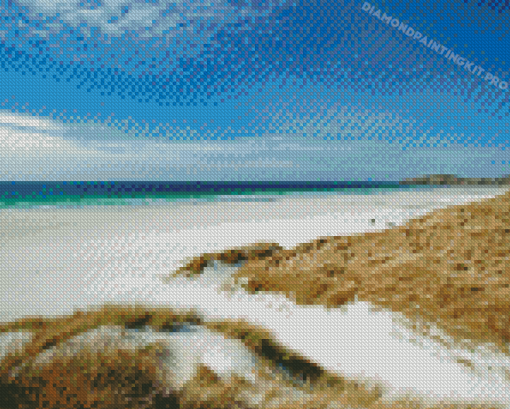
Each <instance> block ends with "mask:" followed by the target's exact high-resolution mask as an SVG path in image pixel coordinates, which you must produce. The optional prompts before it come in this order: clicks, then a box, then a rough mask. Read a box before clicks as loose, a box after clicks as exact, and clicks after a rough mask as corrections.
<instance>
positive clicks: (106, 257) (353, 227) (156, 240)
mask: <svg viewBox="0 0 510 409" xmlns="http://www.w3.org/2000/svg"><path fill="white" fill-rule="evenodd" d="M508 190H509V189H508V188H481V187H480V188H467V189H466V188H449V189H443V188H441V189H434V190H432V191H428V192H413V191H409V192H398V193H392V194H384V195H363V196H361V195H359V196H354V195H349V196H335V197H333V196H329V197H323V198H317V197H313V198H302V197H300V198H297V197H283V198H282V199H278V200H277V201H275V202H269V203H207V204H198V205H192V204H178V205H168V206H166V205H165V206H153V207H152V206H146V207H142V208H134V209H133V208H97V209H93V208H88V209H54V210H51V209H39V210H35V209H34V210H30V211H26V210H9V211H2V212H0V226H1V229H0V231H1V234H0V237H2V239H1V240H2V241H1V247H0V265H1V268H0V280H1V281H0V322H4V323H5V322H9V321H14V320H17V319H20V318H23V317H27V316H37V315H43V316H46V317H58V316H59V315H69V314H72V313H73V312H74V311H76V309H87V308H92V307H93V306H98V307H99V306H101V305H103V304H105V303H114V304H119V303H122V304H131V305H134V304H143V305H150V306H167V307H172V308H182V309H184V310H186V309H190V308H194V309H196V310H197V311H198V313H199V314H200V315H201V316H203V317H204V319H205V321H215V320H220V319H229V318H231V319H244V320H247V321H248V322H250V323H253V324H257V325H260V326H262V327H264V328H266V329H268V330H269V331H271V332H272V334H273V335H274V336H275V337H276V339H277V340H278V342H280V343H281V344H283V345H285V346H286V347H288V348H289V349H291V350H293V351H296V352H298V353H299V354H301V355H302V356H304V357H306V358H307V359H309V360H310V361H312V362H314V363H316V364H318V365H320V366H321V367H322V368H324V369H325V370H327V371H330V372H331V373H335V374H339V375H342V376H346V377H349V378H350V379H360V380H363V381H365V382H367V383H368V384H373V385H381V386H383V387H384V399H387V400H388V401H391V400H392V399H397V398H399V397H402V396H403V395H405V394H411V395H413V396H414V397H418V398H419V399H421V400H423V402H425V403H429V404H437V403H440V402H441V401H442V400H445V401H447V402H464V403H466V402H468V403H472V404H476V403H486V404H487V403H490V404H493V405H500V406H501V407H505V408H510V357H508V356H506V355H504V354H502V353H500V352H497V351H491V350H490V349H487V348H486V349H483V348H481V349H480V348H479V349H472V348H468V347H465V346H464V347H462V346H460V345H458V344H456V343H455V342H453V341H452V340H449V339H448V337H447V336H446V335H444V334H441V333H440V331H439V330H438V331H436V332H437V334H439V339H441V341H438V340H434V339H432V338H431V337H425V336H420V335H419V333H418V332H417V331H413V330H412V329H410V327H409V325H407V324H406V320H405V319H404V318H403V316H402V315H401V314H398V313H394V312H392V311H390V310H383V309H380V308H379V309H376V308H374V307H373V306H371V305H370V304H369V303H366V302H354V303H349V304H346V305H345V306H343V307H341V308H336V309H333V310H326V309H325V308H324V307H322V306H298V305H296V304H295V303H293V302H292V301H291V300H289V299H287V298H285V297H284V296H283V295H276V294H269V293H261V294H249V293H248V292H246V291H245V290H243V289H241V288H240V287H239V286H236V285H233V282H232V280H231V277H232V274H233V272H234V271H235V270H236V269H237V267H236V266H226V265H224V264H223V263H219V262H215V263H214V265H212V266H210V267H208V268H206V270H205V271H204V273H203V274H202V275H200V277H199V278H195V279H188V278H185V277H178V278H174V279H172V280H170V282H169V283H168V284H164V283H163V281H162V276H167V275H168V274H169V273H171V272H172V271H175V270H176V269H177V268H178V267H180V266H182V265H183V264H184V262H185V260H186V259H188V258H190V257H193V256H197V255H200V254H203V253H206V252H214V251H220V250H223V249H227V248H233V247H239V246H241V245H246V244H250V243H255V242H275V243H280V244H281V245H282V246H284V247H287V248H290V247H292V246H295V245H296V244H298V243H303V242H307V241H311V240H314V239H316V238H317V237H321V236H333V235H335V236H339V235H352V234H356V233H364V232H371V231H378V230H382V229H386V228H388V227H389V226H390V225H389V223H391V224H392V225H400V224H403V223H404V222H406V221H407V220H409V219H410V218H415V217H418V216H420V215H423V214H426V213H428V212H430V211H432V210H433V209H438V208H446V207H448V206H450V205H457V204H464V203H469V202H473V201H480V200H483V199H485V198H490V197H494V196H496V195H499V194H504V193H506V192H507V191H508ZM373 219H375V223H374V222H373ZM200 334H202V335H203V336H204V337H210V335H208V334H206V333H202V332H200ZM149 335H150V334H149ZM149 335H147V336H148V338H150V336H149ZM170 336H172V335H170ZM173 336H174V337H175V335H173ZM3 337H4V343H6V342H7V340H11V341H12V335H3ZM167 337H168V336H167ZM180 337H181V338H182V337H184V338H183V339H185V338H186V337H189V335H180ZM211 339H212V338H211ZM151 342H152V341H151ZM197 342H198V341H197ZM188 344H189V345H190V347H193V345H195V344H194V343H193V342H191V343H189V342H188ZM220 344H221V342H220ZM11 345H12V344H11ZM183 345H184V344H183ZM183 345H181V347H180V348H181V350H182V348H185V347H184V346H183ZM3 348H4V350H5V345H4V347H3ZM194 348H195V349H196V348H197V347H196V345H195V347H194ZM227 348H233V347H232V346H229V347H227ZM198 349H199V348H198ZM241 349H242V348H241ZM0 352H2V349H0ZM204 354H205V355H204ZM204 354H198V355H195V358H194V359H189V360H188V361H186V362H184V361H182V360H181V361H180V362H181V370H180V373H182V374H183V375H182V376H183V377H184V378H186V377H187V378H190V377H192V375H193V374H194V370H196V368H197V365H198V363H199V362H201V363H204V362H206V361H207V360H209V361H207V362H209V363H210V361H211V359H212V358H211V356H210V354H209V355H207V354H206V353H205V352H204ZM239 354H240V355H239V356H243V358H242V359H240V360H239V361H235V362H233V361H230V364H225V360H227V356H228V353H223V355H222V354H221V353H220V354H219V355H216V358H215V359H219V361H218V360H216V361H215V362H216V363H215V364H214V365H212V364H211V363H210V365H212V366H214V367H215V368H217V370H218V371H219V372H221V370H220V369H218V368H220V367H221V365H222V363H221V362H223V367H224V368H226V369H225V371H226V372H229V371H237V372H239V371H241V372H243V371H244V372H245V373H244V376H245V377H246V378H249V377H250V376H251V375H250V374H249V373H247V372H249V371H250V370H251V365H250V364H249V361H250V358H249V354H248V352H242V351H241V352H239ZM207 356H209V358H207ZM218 357H219V358H218ZM221 357H223V358H221ZM466 362H468V363H469V364H466ZM237 363H239V365H241V367H239V366H238V365H237ZM186 365H188V366H189V367H186ZM225 365H226V366H225ZM193 368H194V369H193ZM225 371H224V372H225ZM181 383H182V381H181Z"/></svg>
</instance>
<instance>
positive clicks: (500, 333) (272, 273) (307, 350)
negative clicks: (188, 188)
mask: <svg viewBox="0 0 510 409" xmlns="http://www.w3.org/2000/svg"><path fill="white" fill-rule="evenodd" d="M509 236H510V193H506V194H504V195H501V196H497V197H496V198H494V199H488V200H484V201H483V202H480V203H476V202H475V203H470V204H464V205H458V206H451V207H447V208H444V209H440V210H436V211H434V212H431V213H429V214H426V215H424V216H421V217H419V218H417V219H414V220H410V221H409V222H407V223H406V224H404V225H402V226H397V227H395V228H391V229H387V230H384V231H379V232H371V233H364V234H357V235H351V236H341V237H340V236H336V237H323V238H319V239H317V240H314V241H313V242H310V243H303V244H301V245H298V246H296V247H295V248H292V249H284V248H282V247H278V246H277V245H276V244H272V245H268V247H267V248H265V249H262V250H263V251H262V250H260V247H258V248H257V247H256V248H257V249H258V250H257V251H255V252H253V251H252V252H250V251H248V250H247V249H246V248H239V249H230V250H227V251H225V252H216V253H212V254H209V255H203V256H202V257H199V258H195V259H193V260H191V261H190V263H189V266H188V267H189V269H188V268H186V267H185V268H183V269H181V270H179V272H178V273H177V277H174V278H169V279H168V280H167V283H166V284H162V283H161V281H160V282H159V284H157V283H155V281H154V280H153V279H148V278H144V279H142V278H140V279H139V280H138V281H136V280H133V281H132V282H131V281H130V282H129V283H125V284H126V287H125V289H124V290H123V291H124V293H123V294H121V295H119V297H118V300H122V301H126V302H127V301H129V302H127V304H123V305H114V304H112V305H105V306H104V307H101V308H99V309H97V310H92V309H89V310H87V311H81V312H76V313H75V314H74V315H72V316H64V317H60V318H52V319H50V318H44V317H32V318H28V317H26V318H23V319H19V320H17V321H15V322H11V323H7V324H3V325H0V332H1V333H2V334H3V335H2V336H1V338H0V340H1V342H0V353H1V354H2V355H1V356H3V360H2V361H1V362H0V381H1V384H0V408H6V409H7V408H9V409H10V408H13V407H16V405H17V404H19V406H18V407H21V408H27V409H28V408H43V407H49V408H75V407H83V408H177V407H183V408H184V407H189V408H199V407H204V408H205V407H211V408H231V407H238V408H265V407H267V408H273V407H274V408H355V407H356V408H367V409H368V408H370V409H372V408H373V409H375V408H376V407H377V408H380V407H387V408H390V407H391V408H422V407H433V408H439V407H441V408H446V407H451V408H454V407H458V408H467V407H471V408H474V407H484V408H509V407H510V395H509V394H510V354H509V351H508V343H509V338H510V315H509V314H510V313H509V311H510V310H509V308H508V307H509V305H508V304H509V303H510V274H509V271H510V270H509V267H510V263H509V259H508V257H510V251H509V248H510V247H509V245H508V244H507V243H508V238H509ZM259 246H260V243H259ZM252 249H253V248H252ZM268 249H270V251H267V250H268ZM225 263H230V267H228V268H224V266H226V265H225ZM190 270H192V271H190ZM189 272H192V273H193V274H188V273H189ZM212 287H214V288H212ZM141 288H143V290H144V291H145V292H146V293H148V294H150V296H148V295H147V294H145V295H144V297H143V298H142V297H141V296H138V295H137V293H136V291H137V290H139V289H141ZM186 289H188V290H193V292H190V293H188V292H186V291H187V290H186ZM185 290H186V291H185ZM191 294H194V297H195V298H190V297H192V296H191ZM207 297H210V299H211V300H212V301H211V302H210V303H209V304H207V302H206V299H207ZM114 301H115V300H113V302H114ZM134 303H137V304H139V305H137V306H134V305H133V304H134ZM166 303H168V304H172V305H173V306H172V307H163V305H165V304H166ZM186 305H188V306H189V308H188V309H186V308H182V307H184V306H186ZM177 306H179V307H181V308H176V307H177ZM195 307H196V308H195ZM341 329H342V330H343V331H342V330H341ZM350 361H352V362H350ZM360 371H365V375H366V377H365V378H364V377H363V376H361V374H360ZM378 377H379V379H377V378H378ZM379 381H380V382H379ZM381 385H384V386H381ZM428 388H432V390H431V392H434V393H436V396H430V397H429V396H426V394H425V392H424V391H427V390H428ZM413 391H414V392H413ZM450 393H457V394H459V395H457V396H456V397H455V396H451V399H450V398H449V397H448V394H450ZM406 394H407V395H406ZM431 395H433V394H431ZM429 398H430V399H429ZM454 398H455V399H454ZM80 405H81V406H80Z"/></svg>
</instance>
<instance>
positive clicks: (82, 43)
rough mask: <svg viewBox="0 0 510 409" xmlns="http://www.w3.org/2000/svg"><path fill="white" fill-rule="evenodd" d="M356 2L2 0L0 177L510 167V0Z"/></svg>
mask: <svg viewBox="0 0 510 409" xmlns="http://www.w3.org/2000/svg"><path fill="white" fill-rule="evenodd" d="M364 3H366V2H365V1H350V0H346V1H322V0H317V1H313V0H307V1H304V0H300V1H298V0H295V1H293V0H208V1H206V0H202V1H200V0H198V1H195V0H188V1H182V0H176V1H165V0H82V1H80V0H66V1H57V0H53V1H51V2H48V1H46V0H9V1H7V0H3V1H1V3H0V70H1V71H0V180H3V181H10V180H12V181H21V180H33V181H60V180H83V181H85V180H103V181H106V180H115V181H118V180H154V181H156V180H157V181H172V180H181V181H183V180H225V181H227V180H296V181H297V180H310V181H315V180H376V181H377V180H381V181H383V180H398V179H401V178H404V177H413V176H418V175H421V174H425V173H454V174H457V175H458V176H479V177H495V176H501V175H505V174H510V154H509V149H508V148H509V147H510V110H509V106H510V104H509V96H510V87H508V83H509V82H510V69H509V64H510V59H509V55H510V46H509V45H510V31H509V30H508V27H510V24H509V20H510V15H509V12H510V11H509V9H510V7H508V6H507V5H506V4H505V3H504V2H499V3H498V2H497V1H496V2H494V1H490V0H486V1H478V0H477V1H471V0H462V1H460V0H455V1H449V2H427V3H424V2H420V3H418V2H416V4H405V5H402V4H401V2H400V1H397V0H390V1H380V2H375V1H371V2H369V3H367V4H368V5H365V6H364ZM422 3H423V4H422ZM369 7H370V8H371V11H370V12H369V11H368V8H369ZM377 10H381V12H380V15H382V14H383V13H385V14H386V16H390V17H391V19H392V22H393V21H395V20H398V22H399V23H401V24H405V25H408V27H410V28H412V29H413V30H414V32H415V31H418V32H420V33H422V35H423V36H427V38H428V40H427V41H431V40H433V41H435V42H436V44H441V45H442V46H443V47H444V48H445V49H448V50H450V51H451V52H453V55H456V54H457V55H458V56H459V57H463V58H464V60H466V61H469V62H471V63H472V66H473V67H480V69H479V70H478V72H477V71H476V70H471V71H469V70H468V69H466V68H465V67H463V66H461V65H459V64H456V63H455V61H456V60H455V61H453V60H451V59H449V58H447V57H446V56H445V54H440V53H439V52H437V51H436V50H434V49H432V48H429V47H428V46H426V45H424V44H423V43H420V41H419V40H420V38H418V37H416V36H415V35H409V31H408V33H407V34H406V33H405V31H406V29H405V27H403V26H400V25H399V26H398V27H396V26H393V25H392V23H390V22H389V20H384V19H381V18H379V17H378V16H377V13H376V11H377ZM399 28H400V29H399ZM459 61H460V60H459ZM482 70H483V73H482ZM487 74H490V75H492V77H491V78H489V77H488V76H487ZM495 77H497V78H498V81H497V82H496V81H495V80H494V78H495Z"/></svg>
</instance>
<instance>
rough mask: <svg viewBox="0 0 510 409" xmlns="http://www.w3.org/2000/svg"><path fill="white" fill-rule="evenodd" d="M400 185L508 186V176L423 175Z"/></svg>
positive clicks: (509, 179)
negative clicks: (463, 176)
mask: <svg viewBox="0 0 510 409" xmlns="http://www.w3.org/2000/svg"><path fill="white" fill-rule="evenodd" d="M399 184H400V185H452V186H455V185H481V186H504V185H510V175H508V176H503V177H500V178H462V177H457V176H455V175H450V174H437V175H424V176H419V177H416V178H408V179H404V180H402V181H400V182H399Z"/></svg>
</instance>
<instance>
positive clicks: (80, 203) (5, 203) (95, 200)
mask: <svg viewBox="0 0 510 409" xmlns="http://www.w3.org/2000/svg"><path fill="white" fill-rule="evenodd" d="M442 187H445V186H442ZM431 188H432V187H430V186H404V185H398V184H397V183H384V184H383V183H377V182H322V183H321V182H295V183H282V182H238V183H233V182H193V183H192V182H180V183H176V182H168V183H155V182H60V183H59V182H1V183H0V210H3V209H35V208H83V207H88V206H152V205H165V204H168V203H183V202H184V203H197V204H198V203H207V202H274V201H277V200H278V199H280V198H282V197H284V196H303V197H311V196H320V197H324V196H328V195H354V194H355V195H378V194H390V193H393V192H396V191H409V190H420V191H422V190H429V189H431ZM436 188H437V187H436Z"/></svg>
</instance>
